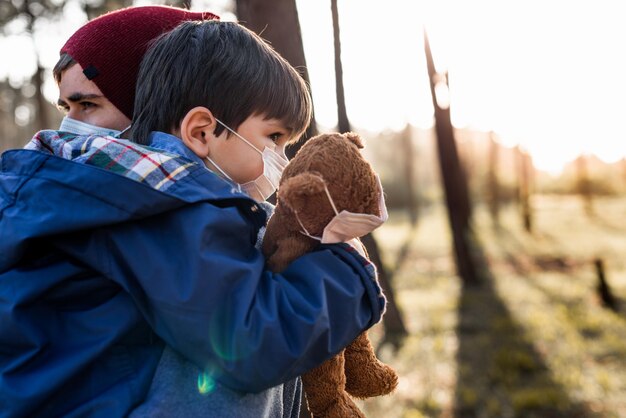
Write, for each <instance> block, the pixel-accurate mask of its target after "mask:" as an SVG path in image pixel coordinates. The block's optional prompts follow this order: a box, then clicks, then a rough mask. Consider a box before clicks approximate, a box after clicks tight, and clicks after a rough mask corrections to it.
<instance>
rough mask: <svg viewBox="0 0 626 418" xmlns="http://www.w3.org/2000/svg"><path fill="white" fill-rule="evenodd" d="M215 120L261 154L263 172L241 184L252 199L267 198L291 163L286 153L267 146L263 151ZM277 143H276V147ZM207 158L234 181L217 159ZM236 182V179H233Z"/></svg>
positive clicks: (220, 122)
mask: <svg viewBox="0 0 626 418" xmlns="http://www.w3.org/2000/svg"><path fill="white" fill-rule="evenodd" d="M215 120H216V121H217V122H218V123H219V124H220V125H222V126H223V127H224V128H226V129H227V130H228V131H229V132H231V133H232V134H234V135H235V136H236V137H237V138H239V139H241V140H242V141H243V142H245V143H246V144H248V145H249V146H250V147H252V149H254V150H255V151H256V152H258V153H259V154H261V158H262V159H263V173H261V175H260V176H259V177H257V178H256V179H254V180H252V181H249V182H247V183H243V184H240V185H239V186H240V187H241V189H242V190H243V191H244V193H246V194H247V195H248V196H250V197H251V198H252V199H254V200H256V201H257V202H263V201H265V200H267V199H268V198H269V197H270V196H271V195H272V194H273V193H274V192H275V191H276V189H277V188H278V183H279V182H280V177H281V176H282V174H283V171H284V170H285V167H286V166H287V163H289V160H287V158H286V157H285V156H284V155H281V154H279V153H278V152H276V151H275V150H274V149H272V148H270V147H268V146H265V147H264V148H263V151H260V150H259V149H258V148H257V147H255V146H254V145H252V143H251V142H250V141H248V140H247V139H246V138H244V137H243V136H241V135H239V134H238V133H237V132H235V131H234V130H232V129H230V128H229V127H228V126H226V125H225V124H224V123H223V122H222V121H220V120H219V119H217V118H215ZM275 146H276V145H274V147H275ZM207 160H208V161H209V162H210V163H211V164H213V165H214V166H215V168H217V169H218V170H219V172H220V173H222V174H223V175H224V176H225V177H226V178H227V179H229V180H231V181H233V180H232V179H231V178H230V176H229V175H228V174H226V173H225V172H224V170H222V169H221V168H220V167H219V166H218V165H217V164H215V161H213V160H212V159H211V158H209V157H207ZM233 182H234V181H233Z"/></svg>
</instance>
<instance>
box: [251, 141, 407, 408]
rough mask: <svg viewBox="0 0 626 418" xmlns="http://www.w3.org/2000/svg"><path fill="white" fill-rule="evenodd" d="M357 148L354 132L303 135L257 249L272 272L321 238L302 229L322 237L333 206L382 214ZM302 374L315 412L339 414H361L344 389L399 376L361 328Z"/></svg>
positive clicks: (363, 394)
mask: <svg viewBox="0 0 626 418" xmlns="http://www.w3.org/2000/svg"><path fill="white" fill-rule="evenodd" d="M362 148H363V142H362V141H361V138H360V137H359V136H358V135H357V134H355V133H351V132H350V133H346V134H338V133H336V134H322V135H318V136H316V137H315V138H312V139H310V140H309V141H307V143H306V144H304V145H303V146H302V148H301V149H300V151H299V152H298V153H297V155H296V156H295V157H294V158H293V159H292V160H291V161H290V162H289V164H288V165H287V167H286V168H285V171H284V173H283V175H282V178H281V181H280V186H279V189H278V193H277V204H276V209H275V212H274V214H273V215H272V217H271V218H270V221H269V223H268V225H267V229H266V232H265V237H264V239H263V253H264V254H265V256H266V258H267V262H268V265H269V267H270V269H271V270H272V271H275V272H280V271H282V270H284V269H285V268H286V267H287V265H289V263H290V262H291V261H292V260H294V259H295V258H297V257H299V256H300V255H302V254H304V253H306V252H308V251H311V250H313V249H314V248H315V247H316V246H317V245H318V244H319V241H317V240H315V239H313V238H311V237H309V236H307V235H305V234H303V232H304V231H306V233H307V234H310V235H311V236H317V237H321V236H322V234H323V230H324V227H325V226H326V225H327V224H328V223H329V222H330V221H331V219H332V218H333V217H334V216H335V214H336V212H335V209H336V211H337V212H341V211H343V210H346V211H349V212H353V213H363V214H372V215H376V216H380V215H381V214H380V213H379V212H380V209H379V204H380V200H381V195H380V194H381V193H382V190H381V188H380V186H379V180H378V178H377V176H376V173H375V172H374V170H373V169H372V167H371V166H370V164H369V163H368V162H367V161H366V160H365V159H364V158H363V156H362V154H361V152H360V151H359V150H360V149H362ZM328 195H330V196H331V198H332V202H334V205H335V206H336V208H333V206H332V203H331V199H330V198H329V196H328ZM296 214H297V216H296ZM358 245H360V242H359V243H358ZM302 380H303V384H304V392H305V393H306V398H307V403H308V406H309V410H310V411H311V413H312V414H313V416H314V417H315V418H321V417H325V418H345V417H364V415H363V413H362V412H361V411H360V410H359V408H358V407H357V406H356V404H355V403H354V402H353V400H352V399H351V398H350V396H349V395H352V396H354V397H356V398H368V397H372V396H380V395H385V394H388V393H390V392H391V391H393V390H394V389H395V387H396V386H397V383H398V376H397V375H396V373H395V371H394V370H393V369H392V368H391V367H389V366H387V365H385V364H383V363H381V362H380V361H379V360H378V359H377V358H376V356H375V354H374V350H373V348H372V345H371V344H370V341H369V339H368V337H367V333H366V332H364V333H362V334H361V335H360V336H358V337H357V338H356V339H355V340H354V341H353V342H352V343H351V344H350V345H349V346H348V347H346V348H345V350H343V351H342V352H340V353H339V354H337V355H336V356H334V357H333V358H331V359H329V360H327V361H326V362H324V363H323V364H322V365H320V366H319V367H317V368H314V369H313V370H311V371H309V372H308V373H306V374H305V375H304V376H302ZM348 394H349V395H348Z"/></svg>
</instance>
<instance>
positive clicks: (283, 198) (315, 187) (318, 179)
mask: <svg viewBox="0 0 626 418" xmlns="http://www.w3.org/2000/svg"><path fill="white" fill-rule="evenodd" d="M320 193H324V179H323V178H322V176H320V175H319V174H318V173H315V172H307V173H300V174H297V175H295V176H293V177H290V178H288V179H286V180H284V181H283V182H282V183H281V185H280V188H279V189H278V192H277V199H278V201H279V202H280V203H282V204H284V205H286V206H287V207H289V208H291V210H294V211H296V212H300V211H302V210H303V209H305V207H306V204H307V199H308V197H310V196H314V195H318V194H320Z"/></svg>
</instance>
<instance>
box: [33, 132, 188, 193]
mask: <svg viewBox="0 0 626 418" xmlns="http://www.w3.org/2000/svg"><path fill="white" fill-rule="evenodd" d="M24 149H28V150H35V151H41V152H45V153H49V154H52V155H56V156H58V157H62V158H65V159H67V160H72V161H75V162H78V163H81V164H86V165H93V166H96V167H99V168H103V169H105V170H108V171H112V172H114V173H117V174H120V175H122V176H124V177H128V178H129V179H132V180H135V181H138V182H140V183H145V184H147V185H149V186H150V187H152V188H154V189H156V190H161V191H165V190H167V189H168V188H169V187H170V186H172V185H173V184H174V183H176V182H177V181H178V180H180V179H182V178H184V177H185V176H187V175H188V174H189V173H190V169H191V168H192V167H194V166H196V165H197V164H196V163H195V162H192V161H190V160H188V159H187V158H185V157H182V156H180V155H176V154H172V153H168V152H164V151H161V150H158V149H156V148H151V147H147V146H143V145H139V144H135V143H133V142H130V141H127V140H125V139H119V138H113V137H111V136H98V135H76V134H72V133H68V132H59V131H52V130H45V131H39V132H37V133H36V134H35V136H34V137H33V138H32V139H31V140H30V142H28V144H26V146H25V147H24Z"/></svg>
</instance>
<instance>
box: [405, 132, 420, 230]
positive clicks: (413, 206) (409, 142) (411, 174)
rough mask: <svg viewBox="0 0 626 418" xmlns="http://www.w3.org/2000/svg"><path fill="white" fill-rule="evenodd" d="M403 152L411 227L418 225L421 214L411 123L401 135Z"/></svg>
mask: <svg viewBox="0 0 626 418" xmlns="http://www.w3.org/2000/svg"><path fill="white" fill-rule="evenodd" d="M400 140H401V148H402V154H403V156H404V179H405V182H406V197H407V210H408V212H409V221H410V222H411V227H413V228H414V227H415V226H416V225H417V218H418V215H419V203H418V199H417V197H416V192H415V190H416V189H415V184H414V183H415V165H414V159H415V155H414V154H415V152H414V151H413V137H412V135H411V125H410V124H407V125H406V127H405V128H404V132H402V134H401V136H400Z"/></svg>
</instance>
